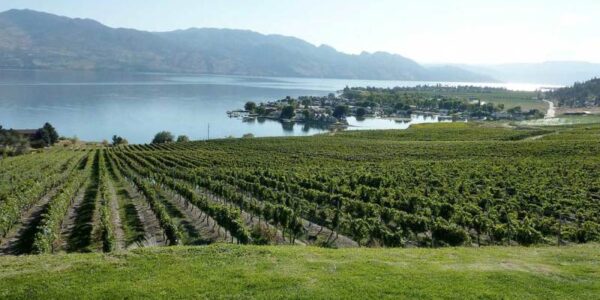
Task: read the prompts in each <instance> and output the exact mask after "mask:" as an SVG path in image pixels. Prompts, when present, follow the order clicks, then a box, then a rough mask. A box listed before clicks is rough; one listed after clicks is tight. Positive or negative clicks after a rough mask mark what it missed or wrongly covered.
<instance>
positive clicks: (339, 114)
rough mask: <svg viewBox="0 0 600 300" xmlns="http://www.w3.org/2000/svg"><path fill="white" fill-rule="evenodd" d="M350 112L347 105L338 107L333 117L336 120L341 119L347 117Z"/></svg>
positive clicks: (334, 110)
mask: <svg viewBox="0 0 600 300" xmlns="http://www.w3.org/2000/svg"><path fill="white" fill-rule="evenodd" d="M349 111H350V110H349V109H348V106H347V105H338V106H336V107H335V108H334V109H333V114H332V115H333V116H334V117H335V118H338V119H341V118H343V117H345V116H346V115H347V114H348V112H349Z"/></svg>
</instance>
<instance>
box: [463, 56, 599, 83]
mask: <svg viewBox="0 0 600 300" xmlns="http://www.w3.org/2000/svg"><path fill="white" fill-rule="evenodd" d="M457 67H460V68H462V69H465V70H469V71H471V72H475V73H480V74H486V75H489V76H491V77H493V78H496V79H498V80H500V81H503V82H521V83H545V84H556V85H570V84H573V82H581V81H584V80H588V79H590V78H594V77H600V64H594V63H588V62H574V61H573V62H569V61H551V62H544V63H537V64H536V63H533V64H503V65H482V66H474V65H457Z"/></svg>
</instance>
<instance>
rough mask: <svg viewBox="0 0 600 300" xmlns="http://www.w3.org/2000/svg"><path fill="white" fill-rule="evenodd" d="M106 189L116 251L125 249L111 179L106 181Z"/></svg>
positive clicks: (123, 234)
mask: <svg viewBox="0 0 600 300" xmlns="http://www.w3.org/2000/svg"><path fill="white" fill-rule="evenodd" d="M106 184H107V185H106V187H107V188H108V194H109V197H110V199H108V201H109V208H110V217H111V219H112V220H111V222H112V224H113V229H114V234H115V242H116V248H117V250H121V249H125V232H123V223H122V222H121V215H120V214H119V200H118V198H117V193H116V192H115V187H114V185H113V181H112V179H108V180H107V181H106Z"/></svg>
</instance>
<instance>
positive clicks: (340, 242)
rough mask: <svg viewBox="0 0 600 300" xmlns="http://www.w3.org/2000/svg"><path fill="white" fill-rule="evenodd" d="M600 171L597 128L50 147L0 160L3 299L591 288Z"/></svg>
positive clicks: (434, 129) (565, 292)
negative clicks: (351, 287)
mask: <svg viewBox="0 0 600 300" xmlns="http://www.w3.org/2000/svg"><path fill="white" fill-rule="evenodd" d="M599 165H600V126H599V125H598V124H579V125H570V126H543V127H511V126H509V125H507V124H500V123H493V122H492V123H490V122H486V123H440V124H426V125H425V124H424V125H416V126H413V127H411V128H410V129H408V130H404V131H396V130H387V131H386V130H383V131H355V132H338V133H332V134H326V135H320V136H313V137H305V138H247V139H223V140H212V141H197V142H183V143H166V144H147V145H129V146H118V147H106V146H102V145H71V146H56V147H53V148H50V149H47V150H44V151H41V152H35V153H30V154H26V155H21V156H17V157H10V158H5V159H2V160H0V169H1V170H2V173H1V174H0V177H1V179H2V180H1V181H0V236H1V237H2V239H1V241H0V252H1V253H2V254H4V255H7V254H8V256H2V257H0V267H1V268H2V270H3V272H2V273H1V274H0V278H1V280H0V297H8V298H25V297H31V296H33V297H34V298H41V297H46V298H47V297H50V298H64V297H67V298H68V297H72V296H73V295H75V294H74V293H86V295H87V296H89V297H91V298H106V297H113V296H117V295H119V296H125V295H131V296H140V295H144V297H148V298H160V297H167V296H175V297H177V296H179V297H193V296H196V297H210V298H214V297H217V298H218V297H247V296H251V297H257V298H261V297H272V296H274V295H278V296H279V297H300V298H315V297H317V298H319V297H321V298H330V297H334V296H337V297H351V296H352V295H353V293H356V292H357V291H358V290H360V291H361V292H365V293H367V294H365V297H377V298H380V297H392V298H395V297H462V298H478V297H489V296H492V295H499V294H502V295H505V296H508V297H511V296H512V297H523V296H527V297H529V298H547V297H553V298H593V295H597V292H598V289H599V288H600V287H599V286H598V285H597V282H599V280H598V272H597V270H598V259H599V258H598V253H599V252H598V244H597V242H598V241H600V226H599V224H600V201H599V200H600V174H599V172H600V168H599ZM201 245H208V246H201ZM328 248H338V249H328ZM400 248H408V249H400ZM431 248H434V249H431ZM11 254H12V255H21V254H39V255H31V256H12V255H11ZM24 270H26V271H24ZM148 274H153V275H152V276H149V275H148ZM382 280H383V281H382ZM133 282H135V284H133ZM525 283H527V284H525ZM348 286H353V287H355V288H356V289H348ZM241 287H243V288H241ZM434 287H435V288H434ZM509 287H510V288H509ZM42 293H43V294H42ZM274 293H275V294H274ZM42 295H43V296H42Z"/></svg>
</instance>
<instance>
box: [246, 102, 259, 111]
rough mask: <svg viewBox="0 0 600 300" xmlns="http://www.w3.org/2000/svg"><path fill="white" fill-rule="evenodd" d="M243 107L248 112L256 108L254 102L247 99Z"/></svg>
mask: <svg viewBox="0 0 600 300" xmlns="http://www.w3.org/2000/svg"><path fill="white" fill-rule="evenodd" d="M244 109H245V110H247V111H249V112H254V110H255V109H256V103H254V102H252V101H248V102H246V105H244Z"/></svg>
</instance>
